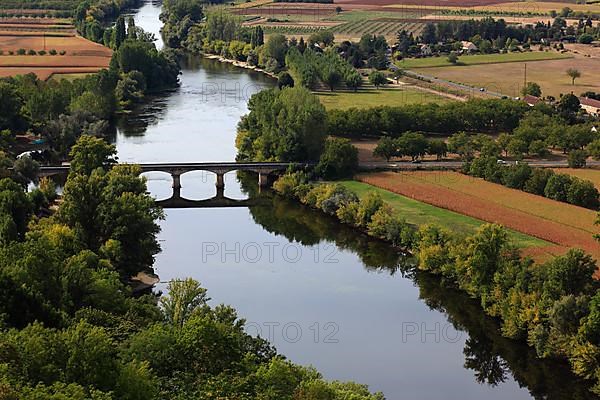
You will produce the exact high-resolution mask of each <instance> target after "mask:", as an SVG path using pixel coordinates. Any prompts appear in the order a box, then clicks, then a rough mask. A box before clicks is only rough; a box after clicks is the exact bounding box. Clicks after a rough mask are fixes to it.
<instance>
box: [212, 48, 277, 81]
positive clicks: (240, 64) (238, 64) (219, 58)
mask: <svg viewBox="0 0 600 400" xmlns="http://www.w3.org/2000/svg"><path fill="white" fill-rule="evenodd" d="M202 57H204V58H207V59H209V60H217V61H219V62H222V63H226V64H231V65H234V66H236V67H239V68H244V69H249V70H252V71H255V72H260V73H262V74H264V75H266V76H268V77H270V78H273V79H278V77H277V75H276V74H274V73H272V72H269V71H267V70H264V69H262V68H259V67H257V66H255V65H250V64H248V63H247V62H245V61H238V60H232V59H230V58H225V57H222V56H218V55H216V54H206V53H202Z"/></svg>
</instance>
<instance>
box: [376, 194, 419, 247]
mask: <svg viewBox="0 0 600 400" xmlns="http://www.w3.org/2000/svg"><path fill="white" fill-rule="evenodd" d="M367 231H368V233H369V235H371V236H374V237H376V238H379V239H383V240H386V241H387V242H389V243H391V244H392V245H394V246H401V247H404V248H411V247H412V245H413V242H414V236H415V235H414V232H413V229H412V227H411V226H410V225H408V224H407V223H406V222H405V221H403V220H401V219H400V218H398V217H397V216H395V215H394V211H393V209H392V207H391V206H390V205H388V204H384V205H383V206H382V207H380V208H379V210H377V212H375V214H373V216H372V218H371V222H369V224H368V225H367Z"/></svg>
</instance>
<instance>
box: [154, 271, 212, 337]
mask: <svg viewBox="0 0 600 400" xmlns="http://www.w3.org/2000/svg"><path fill="white" fill-rule="evenodd" d="M168 293H169V294H168V295H167V296H164V297H162V298H161V299H160V304H161V306H162V309H163V312H164V315H165V319H166V320H167V322H169V323H170V324H172V325H174V326H178V327H181V326H183V324H185V323H186V322H187V321H188V320H189V319H190V317H191V316H192V315H193V314H194V312H196V311H197V310H198V308H200V307H203V306H205V305H206V302H207V301H209V300H210V298H209V297H208V296H207V295H206V289H204V288H203V287H201V286H200V283H199V282H197V281H195V280H193V279H191V278H188V279H185V280H174V281H171V282H169V286H168Z"/></svg>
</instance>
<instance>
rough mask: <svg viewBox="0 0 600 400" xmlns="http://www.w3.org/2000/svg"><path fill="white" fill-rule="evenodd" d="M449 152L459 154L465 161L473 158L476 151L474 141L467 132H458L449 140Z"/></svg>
mask: <svg viewBox="0 0 600 400" xmlns="http://www.w3.org/2000/svg"><path fill="white" fill-rule="evenodd" d="M448 150H449V151H450V152H451V153H454V154H458V155H459V156H460V157H461V158H462V159H463V160H468V159H470V158H472V157H473V153H474V151H475V149H474V144H473V140H472V139H471V137H470V136H469V134H468V133H466V132H458V133H456V134H454V135H452V136H451V137H450V139H448Z"/></svg>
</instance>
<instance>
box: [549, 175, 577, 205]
mask: <svg viewBox="0 0 600 400" xmlns="http://www.w3.org/2000/svg"><path fill="white" fill-rule="evenodd" d="M572 182H573V178H571V177H570V176H569V175H565V174H554V175H552V176H551V177H550V178H549V179H548V183H547V184H546V187H545V188H544V195H545V196H546V197H548V198H549V199H553V200H558V201H564V202H566V201H567V194H568V193H569V187H570V186H571V183H572Z"/></svg>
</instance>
